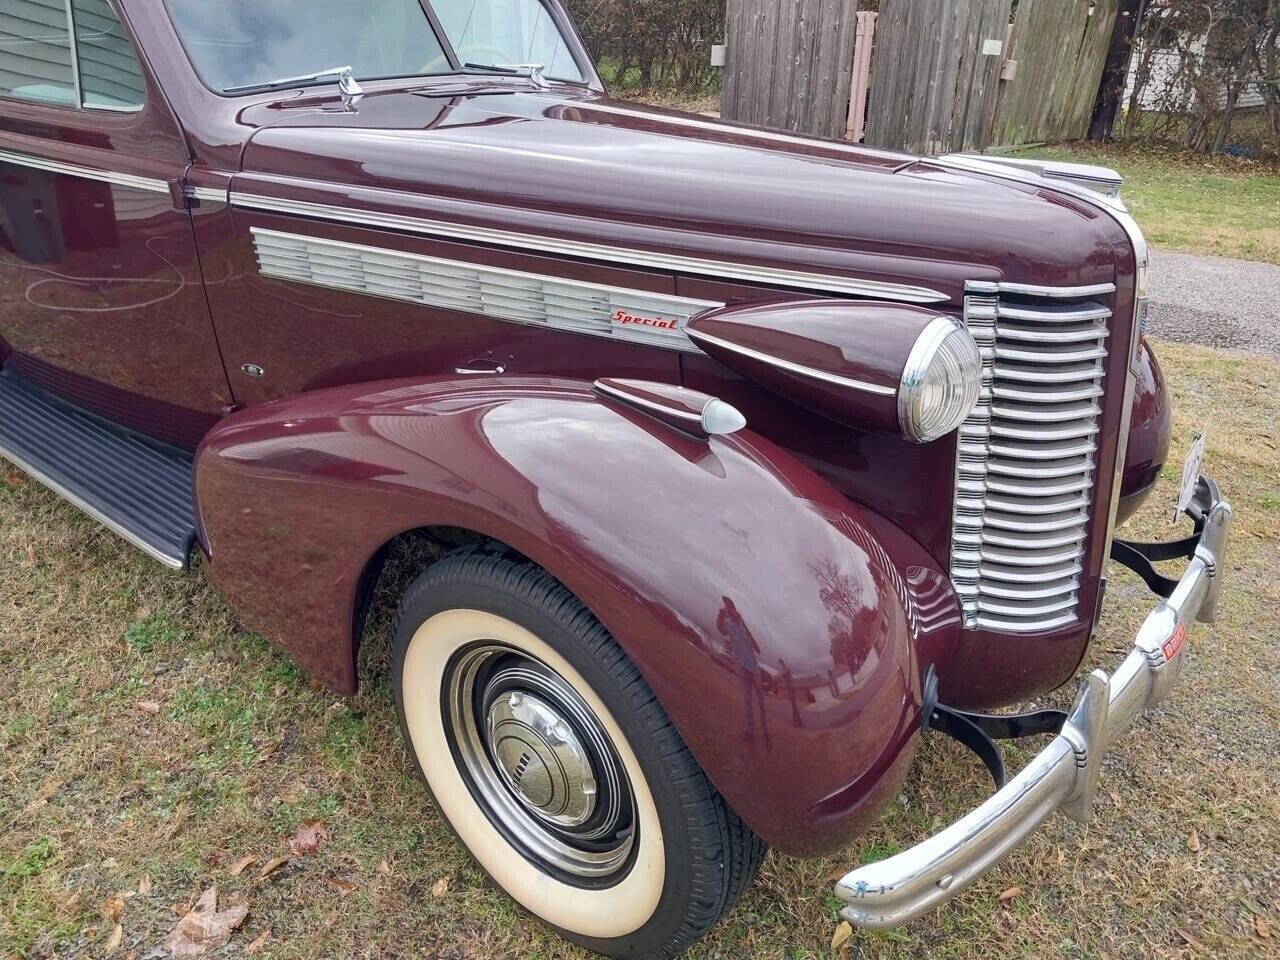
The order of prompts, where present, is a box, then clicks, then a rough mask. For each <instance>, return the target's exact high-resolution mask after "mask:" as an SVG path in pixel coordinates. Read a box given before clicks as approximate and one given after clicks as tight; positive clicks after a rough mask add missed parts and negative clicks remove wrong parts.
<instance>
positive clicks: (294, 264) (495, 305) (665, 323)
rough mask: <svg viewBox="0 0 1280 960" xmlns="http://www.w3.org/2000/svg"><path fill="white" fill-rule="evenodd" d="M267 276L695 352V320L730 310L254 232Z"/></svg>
mask: <svg viewBox="0 0 1280 960" xmlns="http://www.w3.org/2000/svg"><path fill="white" fill-rule="evenodd" d="M252 232H253V243H254V249H255V250H256V251H257V254H258V268H259V270H260V271H261V273H262V275H263V276H264V277H272V278H274V279H277V280H291V281H294V282H297V283H309V284H315V285H317V286H322V287H329V288H331V289H334V290H345V291H348V292H350V293H361V294H367V295H369V296H374V297H384V298H388V299H392V300H403V301H406V302H409V303H417V304H421V305H423V306H431V307H439V308H441V309H445V310H459V311H463V312H466V313H478V314H483V315H485V316H489V317H494V318H496V319H500V320H510V321H513V322H516V323H527V324H532V325H534V326H543V327H553V328H555V329H557V330H565V331H569V332H573V333H585V334H590V335H592V336H598V337H611V338H614V339H619V340H630V341H634V342H637V343H644V344H648V345H650V346H655V347H668V348H671V349H677V350H695V349H696V348H695V347H694V346H693V344H692V342H691V341H690V340H689V338H688V336H687V335H686V334H685V332H684V330H685V327H686V326H687V325H688V323H689V320H690V319H691V318H693V317H694V316H696V315H697V314H699V313H702V312H703V311H705V310H710V309H713V308H715V307H721V306H724V304H722V303H712V302H709V301H704V300H691V299H688V298H686V297H674V296H669V295H666V294H659V293H649V292H648V291H645V290H632V289H627V288H624V287H611V286H607V285H605V284H596V283H585V282H582V281H579V280H567V279H562V278H560V277H552V276H544V275H542V274H535V273H525V272H522V271H518V270H504V269H501V268H498V267H489V266H484V265H481V264H475V263H463V262H460V261H455V260H443V259H440V258H438V257H426V256H420V255H418V254H413V253H405V252H404V251H401V250H393V249H388V248H381V247H366V246H361V245H359V244H354V243H343V242H339V241H335V240H325V239H321V238H319V237H307V236H301V235H298V234H290V233H280V232H277V231H275V230H264V229H261V228H259V227H254V228H253V231H252Z"/></svg>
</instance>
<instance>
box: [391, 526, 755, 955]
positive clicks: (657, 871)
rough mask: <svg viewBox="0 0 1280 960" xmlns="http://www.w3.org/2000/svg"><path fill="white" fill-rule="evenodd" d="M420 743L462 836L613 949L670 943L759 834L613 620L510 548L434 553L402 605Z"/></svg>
mask: <svg viewBox="0 0 1280 960" xmlns="http://www.w3.org/2000/svg"><path fill="white" fill-rule="evenodd" d="M393 644H394V647H393V651H392V672H393V677H392V683H393V688H394V692H395V697H396V706H397V709H398V712H399V715H400V722H401V726H402V728H403V731H404V734H405V737H406V740H407V742H408V745H409V748H410V752H411V753H412V755H413V757H414V759H415V761H416V762H417V765H418V768H419V770H420V771H421V773H422V776H423V778H424V779H425V780H426V783H427V786H428V788H429V789H430V791H431V794H432V796H433V797H434V798H435V801H436V804H437V806H438V807H439V809H440V812H441V813H442V814H443V815H444V817H445V818H446V820H447V821H448V823H449V825H450V826H451V827H452V829H453V831H454V832H455V833H456V834H457V836H458V838H459V839H460V840H461V841H462V843H463V844H464V845H465V846H466V847H467V849H468V850H469V851H470V852H471V854H472V856H474V857H475V859H476V861H477V862H478V863H479V865H480V866H481V867H482V868H483V869H484V870H485V872H486V873H488V874H489V876H490V877H492V878H493V880H494V882H495V883H497V884H498V886H500V887H501V888H502V889H503V890H505V891H506V892H507V893H508V894H509V895H510V896H511V897H512V898H513V899H514V900H515V901H516V902H517V903H519V904H520V905H521V906H522V907H524V909H526V910H527V911H529V912H530V913H532V914H534V915H535V916H537V917H539V918H540V919H542V920H543V921H545V922H546V923H548V924H550V925H552V926H553V927H555V928H557V929H558V930H559V931H560V932H561V933H562V934H564V935H565V936H567V937H569V938H570V939H572V940H574V941H576V942H578V943H580V944H582V945H584V946H586V947H588V948H590V949H593V950H596V951H598V952H601V953H605V954H608V955H611V956H618V957H637V958H639V957H652V958H660V957H669V956H672V955H674V954H676V953H678V952H680V951H681V950H683V949H684V948H686V947H687V946H689V945H690V944H691V943H693V942H694V941H695V940H697V939H698V938H699V937H700V936H701V935H702V934H703V933H705V932H706V931H707V930H708V929H709V928H710V927H711V926H712V925H713V924H714V923H715V921H716V920H717V919H718V918H719V917H720V916H721V914H723V913H724V911H725V910H726V909H728V907H729V906H730V905H731V904H732V902H733V901H734V900H735V899H736V898H737V896H738V895H739V894H740V893H741V892H742V890H743V889H745V887H746V886H747V885H748V884H749V882H750V880H751V878H752V877H753V876H754V874H755V872H756V870H757V869H758V867H759V863H760V859H761V857H762V855H763V852H764V847H763V845H762V844H761V843H760V841H759V840H758V839H757V838H756V837H755V836H754V835H753V834H752V833H751V832H750V831H749V830H748V829H747V828H746V827H745V826H744V825H743V824H742V823H741V821H739V820H738V818H737V816H736V815H735V814H734V813H733V812H732V811H731V810H729V809H728V807H727V806H726V805H725V803H724V801H723V799H722V798H721V797H720V796H719V795H718V794H717V793H716V792H715V790H714V788H713V787H711V785H710V783H709V782H708V781H707V779H706V777H705V775H704V774H703V773H702V771H701V769H700V768H699V767H698V766H697V763H696V761H694V759H693V757H692V755H691V754H690V753H689V751H688V748H687V747H686V746H685V745H684V744H683V741H681V740H680V738H679V735H678V734H677V733H676V731H675V729H674V727H672V725H671V723H670V721H669V719H668V718H667V717H666V715H665V713H664V712H663V711H662V709H661V706H660V705H659V704H658V702H657V700H656V699H655V698H654V696H653V694H652V692H651V691H650V690H649V689H648V687H647V685H645V684H644V682H643V680H642V679H641V678H640V677H639V675H638V673H637V671H636V669H635V667H634V665H633V664H631V662H630V661H629V660H628V659H627V658H626V656H625V655H624V654H623V652H622V651H621V649H620V648H619V647H618V646H617V644H616V643H615V642H614V640H613V639H612V637H610V636H609V634H608V632H607V631H605V630H604V628H603V627H602V626H601V625H600V624H599V622H598V621H596V620H595V618H594V617H592V616H591V614H590V613H589V612H588V611H587V610H586V608H585V607H583V606H582V604H581V603H580V602H578V601H577V599H576V598H574V597H573V596H572V595H571V594H570V593H569V592H568V591H567V590H565V589H564V587H563V586H561V585H560V584H559V583H558V582H557V581H556V580H555V579H554V578H552V577H551V576H550V575H549V574H547V573H546V572H545V571H544V570H542V569H541V568H539V567H537V566H535V565H533V564H531V563H529V562H528V561H526V560H523V559H522V558H520V557H518V556H515V555H512V554H510V553H507V552H504V551H501V550H500V549H499V548H481V549H477V548H474V547H472V548H465V549H464V550H462V551H459V552H457V553H455V554H452V555H450V556H448V557H446V558H445V559H443V560H441V561H439V562H438V563H436V564H434V565H433V566H431V567H430V568H428V570H427V571H426V572H425V573H423V574H422V575H421V576H420V577H419V578H418V579H417V580H416V581H415V582H414V583H413V585H412V586H410V588H409V589H408V590H407V591H406V593H405V596H404V598H403V600H402V602H401V604H400V609H399V610H398V612H397V615H396V623H395V628H394V640H393Z"/></svg>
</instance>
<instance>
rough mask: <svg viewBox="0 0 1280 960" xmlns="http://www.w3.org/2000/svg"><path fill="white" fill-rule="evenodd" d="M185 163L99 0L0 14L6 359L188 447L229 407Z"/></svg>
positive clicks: (20, 4) (72, 397)
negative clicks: (194, 230)
mask: <svg viewBox="0 0 1280 960" xmlns="http://www.w3.org/2000/svg"><path fill="white" fill-rule="evenodd" d="M188 160H189V157H188V151H187V149H186V146H185V143H184V139H183V137H182V134H181V131H180V129H179V127H178V125H177V123H176V121H175V120H174V118H173V116H172V114H171V112H170V110H169V108H168V106H167V105H166V103H165V101H164V99H163V96H162V94H161V92H160V90H159V87H158V86H157V85H156V83H155V82H154V81H153V80H152V78H151V77H150V76H149V75H148V73H147V71H146V70H145V69H144V67H143V65H142V63H141V61H140V58H139V57H138V55H137V53H136V52H135V50H134V47H133V44H132V42H131V40H130V38H129V36H128V34H127V32H126V30H125V28H124V27H123V26H122V23H121V20H120V18H119V16H118V15H117V11H116V9H115V6H114V4H113V3H111V2H108V0H0V360H2V361H3V363H4V368H5V370H6V371H7V372H8V373H9V374H10V375H18V376H22V377H24V378H26V379H28V380H30V381H33V382H35V383H36V384H37V385H38V386H41V387H43V388H45V389H48V390H51V391H53V392H55V393H57V394H59V395H61V396H62V397H64V398H65V399H67V400H69V401H71V402H73V403H76V404H78V405H80V406H82V407H84V408H86V409H89V410H91V411H93V412H95V413H98V414H100V415H102V416H105V417H107V418H108V419H111V420H114V421H116V422H119V423H122V424H124V425H126V426H128V427H131V428H133V429H136V430H139V431H141V432H143V433H147V434H149V435H151V436H154V437H156V438H159V439H162V440H165V441H168V442H170V443H173V444H176V445H179V446H182V447H186V448H193V447H194V446H195V444H196V443H197V442H198V441H199V438H200V436H201V435H202V434H203V433H204V432H205V430H207V428H208V427H209V426H210V425H211V424H212V423H213V422H215V421H216V419H217V418H218V417H219V416H220V415H221V412H222V410H223V409H224V408H225V407H227V406H229V405H230V404H231V402H232V398H231V394H230V388H229V386H228V383H227V379H226V373H225V371H224V369H223V366H222V360H221V356H220V354H219V350H218V345H217V342H216V339H215V335H214V331H213V326H212V322H211V319H210V316H209V308H208V303H207V300H206V297H205V293H204V288H203V283H202V279H201V273H200V269H199V262H198V259H197V255H196V247H195V242H194V237H193V233H192V227H191V219H190V214H189V212H188V210H187V204H186V200H185V197H184V189H183V178H184V173H185V171H186V168H187V165H188Z"/></svg>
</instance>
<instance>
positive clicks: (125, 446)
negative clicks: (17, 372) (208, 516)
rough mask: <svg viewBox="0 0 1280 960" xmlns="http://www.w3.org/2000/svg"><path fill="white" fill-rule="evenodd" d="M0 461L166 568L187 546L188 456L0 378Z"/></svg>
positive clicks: (183, 561)
mask: <svg viewBox="0 0 1280 960" xmlns="http://www.w3.org/2000/svg"><path fill="white" fill-rule="evenodd" d="M0 456H3V457H4V458H6V459H7V460H10V461H12V462H13V464H14V465H15V466H17V467H18V468H19V469H21V470H23V471H25V472H26V473H29V474H30V475H31V476H32V477H34V478H35V479H36V480H39V481H40V482H41V483H43V484H44V485H45V486H47V487H49V488H50V489H51V490H53V491H54V492H55V493H58V494H60V495H61V496H63V497H65V498H66V499H67V500H70V501H71V502H72V503H74V504H75V505H76V506H77V507H79V508H80V509H81V510H83V511H84V512H85V513H87V514H89V516H91V517H93V518H94V519H96V520H98V521H100V522H101V523H103V524H104V525H106V526H107V527H109V528H110V529H111V530H113V531H114V532H116V533H118V534H119V535H120V536H122V537H124V539H126V540H128V541H129V542H130V543H132V544H133V545H134V546H135V547H138V548H139V549H140V550H143V551H145V552H146V553H148V554H150V555H151V556H153V557H155V559H157V560H159V561H160V562H161V563H163V564H165V565H166V566H169V567H173V568H175V569H183V568H185V567H186V566H187V561H188V557H189V555H190V553H191V547H192V545H193V544H194V543H195V537H196V520H195V504H194V503H193V500H192V493H191V458H190V457H189V456H187V455H186V454H183V453H181V452H179V451H176V450H172V449H169V448H166V447H162V446H159V445H157V444H152V443H151V442H149V441H147V440H144V439H142V438H141V437H139V436H137V435H136V434H132V433H130V432H128V431H126V430H124V429H122V428H118V427H115V426H112V425H110V424H108V423H106V422H105V421H103V420H99V419H98V418H97V417H94V416H91V415H90V414H87V413H85V412H83V411H81V410H79V409H77V408H75V407H72V406H70V405H69V404H66V403H64V402H62V401H61V400H59V399H57V398H56V397H54V396H52V395H51V394H48V393H45V392H44V391H43V390H40V389H38V388H37V387H34V386H32V385H31V384H29V383H27V382H25V381H23V380H20V379H18V378H16V377H13V376H11V375H9V374H3V373H0Z"/></svg>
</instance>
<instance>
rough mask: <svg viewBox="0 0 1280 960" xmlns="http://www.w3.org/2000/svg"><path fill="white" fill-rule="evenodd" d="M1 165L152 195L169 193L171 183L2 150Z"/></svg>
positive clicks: (0, 152)
mask: <svg viewBox="0 0 1280 960" xmlns="http://www.w3.org/2000/svg"><path fill="white" fill-rule="evenodd" d="M0 163H13V164H17V165H18V166H22V167H30V168H31V169H33V170H44V171H47V172H49V173H61V174H65V175H66V176H69V177H81V178H82V179H85V180H97V181H100V182H102V183H114V184H115V185H116V186H120V187H131V188H132V189H134V190H147V191H150V192H151V193H168V192H169V183H168V181H166V180H155V179H152V178H151V177H135V176H133V175H132V174H129V173H111V172H109V171H106V170H92V169H90V168H89V167H82V166H79V165H78V164H74V163H63V162H62V161H61V160H49V159H47V158H45V157H33V156H30V155H28V154H24V153H11V152H9V151H8V150H0Z"/></svg>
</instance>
